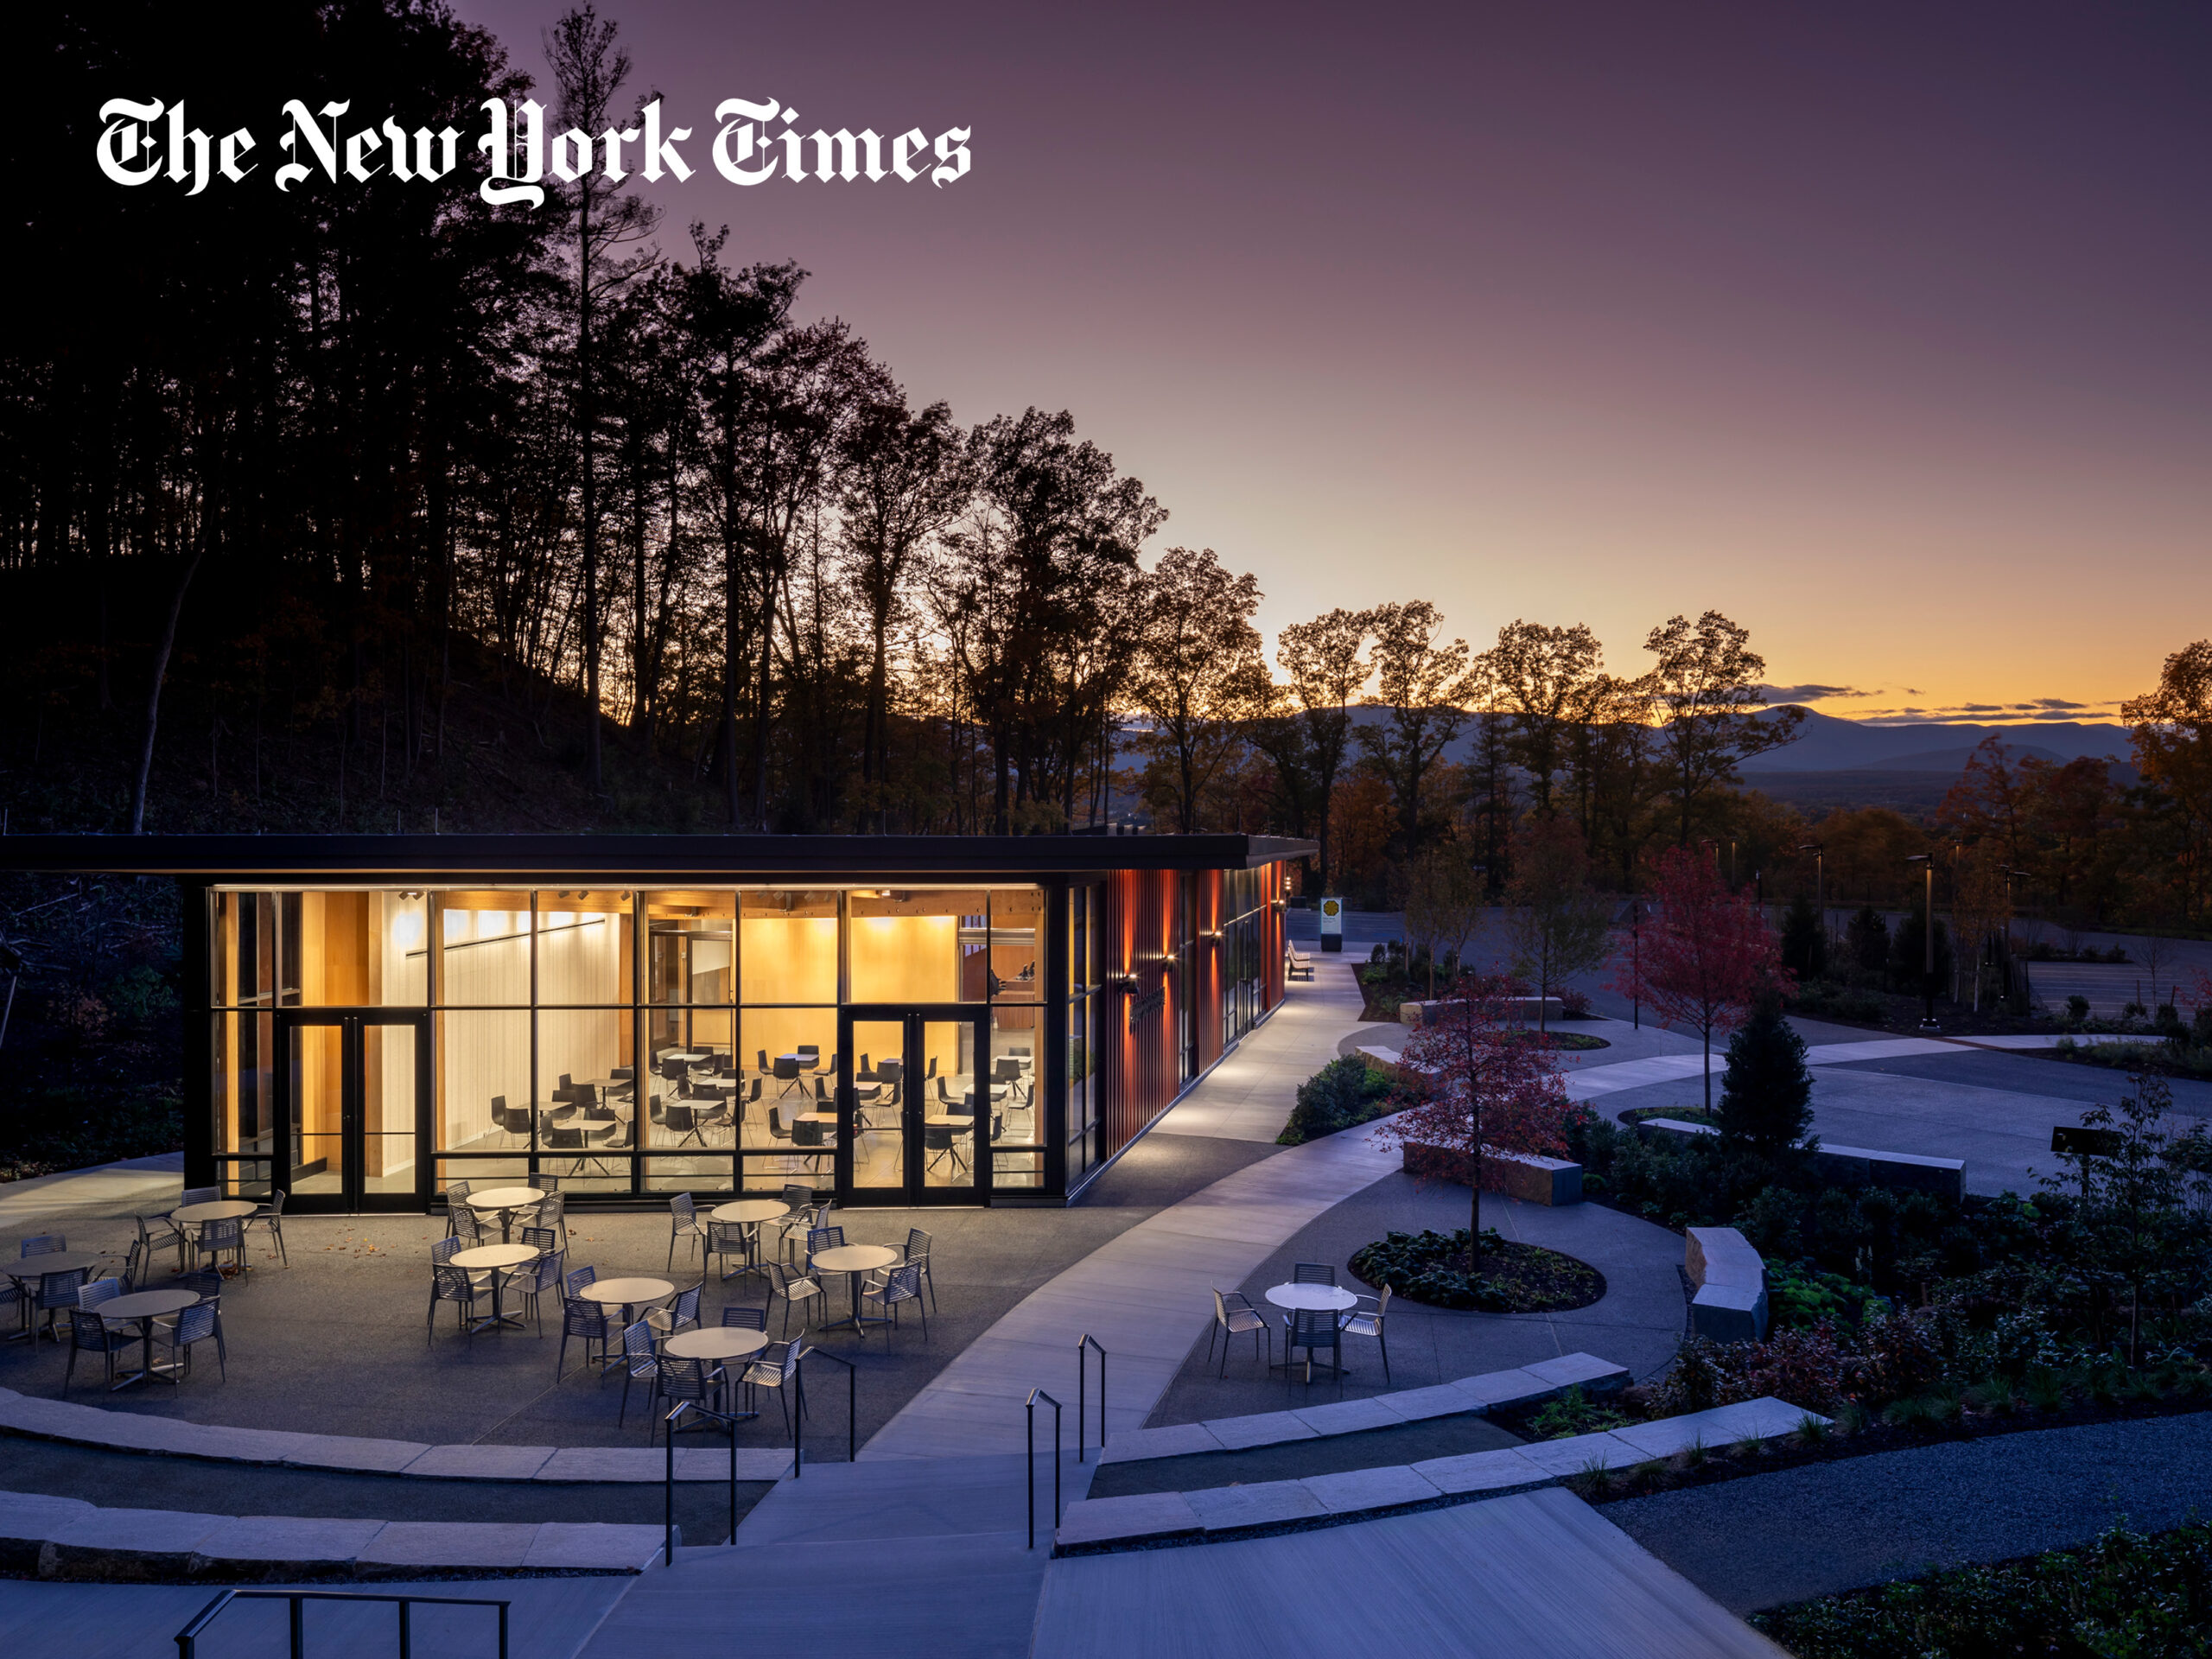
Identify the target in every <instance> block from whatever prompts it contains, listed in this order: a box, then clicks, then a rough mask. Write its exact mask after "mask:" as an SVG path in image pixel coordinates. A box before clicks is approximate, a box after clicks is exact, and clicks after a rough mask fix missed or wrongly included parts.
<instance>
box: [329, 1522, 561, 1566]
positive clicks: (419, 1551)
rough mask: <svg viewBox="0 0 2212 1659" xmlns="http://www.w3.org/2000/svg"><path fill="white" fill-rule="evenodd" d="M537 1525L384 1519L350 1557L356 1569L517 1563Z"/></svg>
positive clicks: (533, 1540)
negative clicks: (357, 1566)
mask: <svg viewBox="0 0 2212 1659" xmlns="http://www.w3.org/2000/svg"><path fill="white" fill-rule="evenodd" d="M537 1532H538V1529H537V1527H536V1526H535V1525H532V1524H529V1523H525V1522H505V1521H495V1522H483V1523H481V1524H463V1523H461V1522H453V1521H387V1522H385V1524H384V1525H383V1527H382V1528H381V1529H378V1533H377V1535H376V1536H375V1537H374V1538H372V1539H371V1540H370V1541H368V1542H367V1543H366V1544H365V1545H364V1546H363V1547H362V1548H361V1552H360V1554H358V1555H356V1556H355V1557H354V1558H353V1559H354V1560H355V1561H356V1562H358V1563H359V1565H360V1566H362V1567H416V1568H421V1567H467V1568H474V1567H520V1566H521V1565H522V1564H523V1561H524V1559H525V1558H526V1557H527V1556H528V1555H529V1554H530V1548H531V1545H532V1544H534V1543H536V1542H537Z"/></svg>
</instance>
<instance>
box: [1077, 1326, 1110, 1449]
mask: <svg viewBox="0 0 2212 1659" xmlns="http://www.w3.org/2000/svg"><path fill="white" fill-rule="evenodd" d="M1085 1348H1096V1350H1097V1351H1098V1455H1099V1457H1100V1458H1101V1459H1104V1457H1105V1455H1106V1344H1103V1343H1102V1342H1101V1341H1099V1340H1098V1338H1096V1337H1094V1336H1092V1335H1091V1334H1090V1332H1088V1331H1086V1332H1084V1333H1083V1335H1082V1336H1080V1337H1078V1338H1076V1344H1075V1460H1076V1461H1077V1463H1081V1462H1082V1461H1083V1385H1084V1377H1085V1375H1086V1372H1085V1369H1084V1363H1083V1351H1084V1349H1085Z"/></svg>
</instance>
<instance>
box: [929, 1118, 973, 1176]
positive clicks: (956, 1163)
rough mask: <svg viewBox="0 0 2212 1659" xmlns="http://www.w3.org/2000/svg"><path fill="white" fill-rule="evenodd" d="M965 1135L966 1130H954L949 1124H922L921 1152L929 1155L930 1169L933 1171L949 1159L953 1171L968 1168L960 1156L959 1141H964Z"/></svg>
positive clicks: (965, 1161)
mask: <svg viewBox="0 0 2212 1659" xmlns="http://www.w3.org/2000/svg"><path fill="white" fill-rule="evenodd" d="M967 1133H968V1131H967V1130H965V1129H956V1128H953V1127H952V1126H951V1125H950V1124H949V1123H925V1124H923V1125H922V1150H923V1151H924V1152H925V1153H927V1154H929V1160H930V1167H931V1169H935V1168H936V1167H937V1166H938V1165H939V1164H940V1163H942V1162H944V1160H946V1159H947V1158H950V1159H951V1160H952V1166H953V1168H954V1169H956V1170H959V1169H965V1168H966V1167H967V1166H968V1160H967V1159H966V1157H965V1156H963V1154H962V1152H961V1149H960V1140H961V1139H964V1138H965V1137H966V1135H967ZM955 1137H959V1139H956V1138H955Z"/></svg>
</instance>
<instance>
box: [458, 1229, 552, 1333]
mask: <svg viewBox="0 0 2212 1659" xmlns="http://www.w3.org/2000/svg"><path fill="white" fill-rule="evenodd" d="M543 1254H544V1252H543V1250H541V1249H538V1248H537V1246H536V1245H535V1244H479V1245H478V1246H477V1247H476V1248H475V1249H473V1250H455V1251H454V1253H453V1255H452V1256H451V1257H449V1258H448V1266H451V1267H456V1268H467V1269H468V1270H469V1271H470V1272H471V1273H485V1272H488V1273H490V1274H491V1275H492V1317H491V1318H490V1319H479V1320H477V1321H476V1323H475V1324H474V1325H470V1326H469V1327H468V1334H469V1335H470V1336H472V1337H473V1336H474V1335H475V1334H476V1333H477V1332H479V1331H493V1330H498V1329H500V1328H502V1327H504V1326H506V1325H514V1326H516V1327H518V1328H519V1327H520V1326H521V1325H522V1315H521V1314H519V1313H514V1314H510V1313H507V1312H506V1311H505V1309H504V1308H502V1307H501V1306H500V1303H499V1298H500V1293H501V1292H502V1291H504V1290H505V1288H506V1283H507V1280H508V1278H509V1276H510V1275H512V1273H513V1272H514V1270H515V1269H516V1268H519V1267H522V1266H524V1265H525V1264H526V1263H529V1262H535V1261H537V1258H538V1257H539V1256H541V1255H543Z"/></svg>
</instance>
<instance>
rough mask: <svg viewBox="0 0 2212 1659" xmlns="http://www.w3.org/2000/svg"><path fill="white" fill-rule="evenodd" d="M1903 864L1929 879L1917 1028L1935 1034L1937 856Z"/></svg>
mask: <svg viewBox="0 0 2212 1659" xmlns="http://www.w3.org/2000/svg"><path fill="white" fill-rule="evenodd" d="M1905 862H1906V863H1908V864H1917V865H1920V866H1921V867H1922V868H1923V872H1924V874H1926V876H1927V878H1928V885H1927V893H1926V897H1925V898H1924V899H1923V901H1922V906H1921V912H1920V946H1921V954H1920V1003H1921V1015H1920V1028H1921V1029H1922V1030H1923V1031H1936V1030H1937V1029H1939V1027H1937V1025H1936V855H1934V854H1933V853H1915V854H1913V855H1912V856H1911V857H1910V858H1908V859H1906V860H1905Z"/></svg>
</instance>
